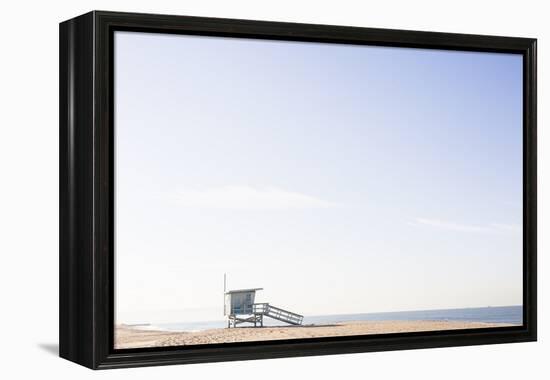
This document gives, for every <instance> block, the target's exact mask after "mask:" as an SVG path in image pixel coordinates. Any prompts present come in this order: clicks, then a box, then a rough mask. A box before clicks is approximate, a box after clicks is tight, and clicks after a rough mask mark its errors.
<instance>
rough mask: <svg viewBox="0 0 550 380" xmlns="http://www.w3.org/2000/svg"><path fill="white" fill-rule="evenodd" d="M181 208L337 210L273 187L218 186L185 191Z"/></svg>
mask: <svg viewBox="0 0 550 380" xmlns="http://www.w3.org/2000/svg"><path fill="white" fill-rule="evenodd" d="M177 202H178V204H179V205H181V206H183V207H192V208H211V209H241V210H243V209H244V210H284V209H319V208H330V207H335V206H337V204H336V203H333V202H329V201H326V200H323V199H320V198H317V197H314V196H311V195H307V194H303V193H299V192H294V191H288V190H283V189H280V188H276V187H263V188H260V187H252V186H220V187H211V188H206V189H186V190H184V191H182V192H180V193H179V195H178V200H177Z"/></svg>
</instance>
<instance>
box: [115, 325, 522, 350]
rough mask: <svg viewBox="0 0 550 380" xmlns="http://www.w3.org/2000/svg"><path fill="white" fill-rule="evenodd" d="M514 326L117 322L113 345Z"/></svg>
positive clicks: (116, 346) (222, 341)
mask: <svg viewBox="0 0 550 380" xmlns="http://www.w3.org/2000/svg"><path fill="white" fill-rule="evenodd" d="M505 326H514V325H513V324H507V323H482V322H450V321H381V322H378V321H376V322H375V321H361V322H345V323H337V324H330V325H304V326H288V327H287V326H277V327H275V326H273V327H261V328H254V327H239V328H231V329H227V328H217V329H210V330H204V331H198V332H171V331H153V330H145V329H138V328H135V327H131V326H125V325H118V326H116V328H115V348H117V349H122V348H137V347H162V346H187V345H193V344H209V343H231V342H250V341H261V340H276V339H298V338H318V337H329V336H346V335H364V334H387V333H398V332H413V331H434V330H458V329H472V328H486V327H505Z"/></svg>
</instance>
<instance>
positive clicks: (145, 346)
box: [60, 11, 536, 368]
mask: <svg viewBox="0 0 550 380" xmlns="http://www.w3.org/2000/svg"><path fill="white" fill-rule="evenodd" d="M532 340H536V40H534V39H529V38H514V37H497V36H479V35H461V34H447V33H432V32H413V31H398V30H382V29H369V28H357V27H342V26H327V25H307V24H290V23H277V22H262V21H245V20H228V19H214V18H198V17H184V16H166V15H147V14H133V13H115V12H103V11H94V12H90V13H88V14H85V15H82V16H79V17H77V18H74V19H71V20H68V21H65V22H63V23H61V25H60V356H62V357H64V358H67V359H69V360H71V361H74V362H77V363H79V364H82V365H85V366H87V367H90V368H115V367H128V366H145V365H160V364H175V363H197V362H211V361H227V360H241V359H259V358H275V357H286V356H304V355H322V354H338V353H351V352H366V351H380V350H397V349H414V348H429V347H443V346H456V345H473V344H489V343H506V342H525V341H532Z"/></svg>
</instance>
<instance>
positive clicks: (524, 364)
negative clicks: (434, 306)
mask: <svg viewBox="0 0 550 380" xmlns="http://www.w3.org/2000/svg"><path fill="white" fill-rule="evenodd" d="M92 9H103V10H118V11H135V12H152V13H167V14H181V15H195V16H214V17H229V18H244V19H260V20H273V21H291V22H292V21H295V22H305V23H322V24H336V25H354V26H365V27H380V28H398V29H416V30H428V31H441V32H463V33H476V34H496V35H512V36H525V37H537V38H538V39H539V68H540V69H539V82H538V84H539V97H538V100H539V103H538V104H539V118H538V122H539V262H540V264H539V273H538V275H539V294H540V296H539V302H540V311H539V319H540V333H539V342H537V343H524V344H508V345H495V346H479V347H458V348H446V349H430V350H416V351H397V352H385V353H370V354H355V355H340V356H324V357H311V358H292V359H278V360H262V361H248V362H234V363H221V364H205V365H191V366H168V367H153V368H142V369H127V370H112V371H102V372H96V373H94V372H92V371H90V370H87V369H85V368H83V367H79V366H77V365H74V364H72V363H70V362H67V361H65V360H62V359H59V358H57V357H56V353H57V334H58V326H57V318H58V312H57V308H58V300H57V289H58V288H57V287H58V268H57V265H58V261H57V260H58V256H57V254H58V25H57V24H58V22H60V21H62V20H65V19H68V18H71V17H74V16H76V15H79V14H81V13H85V12H87V11H89V10H92ZM2 11H3V12H2V16H3V17H2V20H1V22H0V28H1V33H0V39H1V42H2V43H1V45H0V47H1V52H2V58H1V60H0V65H1V70H0V75H1V80H0V91H1V92H0V93H1V94H2V103H1V104H2V106H1V112H0V173H1V177H0V178H1V186H0V194H1V195H0V202H1V203H0V231H2V232H1V234H0V252H1V253H2V259H3V260H2V266H1V269H0V271H1V272H0V292H1V293H0V310H1V312H0V351H1V352H0V355H1V356H0V357H1V358H2V364H1V366H0V371H1V372H2V378H6V379H12V378H23V377H24V378H32V377H31V376H34V377H38V376H41V377H43V378H53V377H54V376H55V377H57V378H78V379H85V378H92V376H94V377H95V378H103V379H107V378H108V379H130V378H131V379H148V378H152V377H155V378H158V379H160V378H164V379H173V378H187V379H196V378H201V379H208V378H224V379H234V378H235V379H236V378H242V376H243V375H244V376H251V375H253V374H259V373H261V374H262V376H263V377H264V378H265V379H275V378H279V377H281V376H283V377H288V378H294V377H296V376H301V377H306V378H313V377H315V378H318V379H330V378H335V377H336V378H340V379H341V378H343V377H346V378H347V377H348V376H349V377H353V378H356V377H365V378H366V377H369V378H374V379H378V378H390V379H391V378H406V379H423V380H428V379H442V378H445V379H461V380H463V379H467V378H468V379H470V378H471V379H477V378H479V379H494V378H500V379H502V378H524V377H525V378H526V377H530V378H534V379H540V378H547V377H548V374H549V373H550V369H549V368H548V364H547V358H548V353H546V354H543V353H544V351H545V350H546V351H547V352H550V344H549V343H548V342H547V340H548V338H549V336H548V334H549V330H548V329H547V328H546V322H547V321H548V319H549V318H548V315H547V314H546V311H547V310H546V307H547V302H545V300H544V296H545V295H546V294H548V287H549V286H550V285H549V284H550V281H548V280H547V278H546V277H547V276H550V271H549V270H548V265H547V260H546V258H545V251H547V250H548V244H549V239H548V238H547V237H545V236H544V233H545V230H546V229H547V228H546V226H547V225H548V223H547V222H548V217H549V216H550V210H549V203H548V202H546V199H547V197H548V196H550V188H549V187H548V182H549V180H550V178H549V174H550V172H549V170H550V168H549V165H550V154H549V153H548V151H549V150H550V135H549V134H548V133H547V132H546V131H545V128H544V126H545V124H546V123H545V121H546V119H547V114H546V112H545V108H546V106H547V103H548V97H547V92H546V90H547V88H549V86H550V82H549V81H550V79H549V78H550V76H549V75H547V73H546V71H545V66H546V67H548V62H549V60H550V59H549V58H548V47H549V46H550V24H549V22H548V14H549V12H548V10H546V9H545V2H544V1H528V0H523V1H514V2H507V1H504V0H500V1H480V0H477V1H475V0H474V1H471V0H461V1H454V2H444V1H426V0H415V1H407V0H403V1H391V0H387V1H376V2H374V1H371V2H369V1H357V2H351V1H345V0H339V1H332V2H321V1H311V2H306V1H298V0H294V1H292V0H289V1H287V0H277V1H245V0H233V1H210V0H197V1H190V0H174V1H170V0H155V1H138V0H133V1H131V0H128V1H105V0H101V1H99V0H98V1H88V0H81V1H50V2H38V1H35V2H30V1H19V2H15V1H14V2H9V3H4V4H3V6H2ZM545 375H546V376H545Z"/></svg>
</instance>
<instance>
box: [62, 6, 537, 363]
mask: <svg viewBox="0 0 550 380" xmlns="http://www.w3.org/2000/svg"><path fill="white" fill-rule="evenodd" d="M119 30H124V31H142V32H151V33H174V34H188V35H207V36H225V37H246V38H256V39H271V40H291V41H304V42H332V43H339V44H365V45H379V46H394V47H418V48H426V49H448V50H466V51H481V52H513V53H519V54H522V55H523V107H524V108H523V313H524V315H523V325H522V326H519V327H501V328H498V329H495V328H483V329H469V330H457V331H436V332H412V333H396V334H384V335H369V336H347V337H331V338H312V339H296V340H281V341H262V342H251V343H250V342H249V343H231V344H212V345H198V346H187V347H156V348H140V349H123V350H115V349H114V348H113V347H114V346H113V329H114V324H113V317H114V289H113V279H114V268H113V266H114V258H113V256H114V245H113V238H114V220H113V216H114V214H113V209H114V187H113V186H114V164H113V152H114V142H113V78H112V76H113V33H114V32H115V31H119ZM59 43H60V50H59V52H60V53H59V54H60V55H59V61H60V66H59V80H60V81H59V84H60V87H59V96H60V98H59V114H60V119H59V120H60V121H59V123H60V140H59V141H60V146H59V151H60V167H59V170H60V175H59V188H60V198H59V202H60V211H59V212H60V215H59V216H60V225H59V227H60V230H59V231H60V235H59V240H60V253H59V268H60V274H59V276H60V277H59V286H60V287H59V313H60V317H59V343H60V346H59V354H60V356H61V357H63V358H66V359H68V360H71V361H73V362H76V363H79V364H81V365H84V366H86V367H89V368H93V369H103V368H119V367H136V366H151V365H163V364H183V363H201V362H215V361H230V360H243V359H263V358H279V357H291V356H307V355H326V354H343V353H353V352H368V351H384V350H403V349H418V348H431V347H446V346H462V345H479V344H494V343H508V342H528V341H535V340H536V337H537V269H536V268H537V246H536V244H537V162H536V148H537V145H536V141H537V140H536V133H537V132H536V131H537V129H536V120H537V119H536V117H537V114H536V112H537V110H536V96H537V81H536V39H531V38H514V37H497V36H483V35H466V34H450V33H433V32H418V31H404V30H385V29H370V28H358V27H344V26H327V25H309V24H295V23H282V22H265V21H249V20H232V19H218V18H203V17H187V16H168V15H152V14H137V13H119V12H105V11H93V12H90V13H87V14H84V15H82V16H79V17H76V18H73V19H71V20H68V21H65V22H62V23H61V24H60V33H59Z"/></svg>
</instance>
